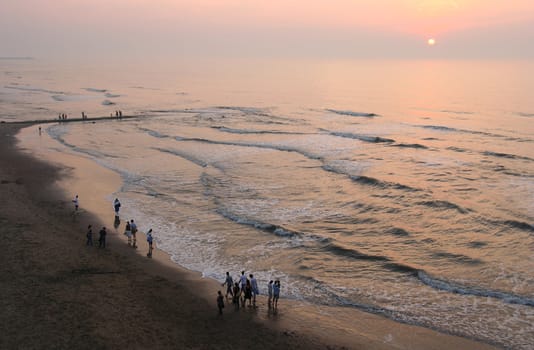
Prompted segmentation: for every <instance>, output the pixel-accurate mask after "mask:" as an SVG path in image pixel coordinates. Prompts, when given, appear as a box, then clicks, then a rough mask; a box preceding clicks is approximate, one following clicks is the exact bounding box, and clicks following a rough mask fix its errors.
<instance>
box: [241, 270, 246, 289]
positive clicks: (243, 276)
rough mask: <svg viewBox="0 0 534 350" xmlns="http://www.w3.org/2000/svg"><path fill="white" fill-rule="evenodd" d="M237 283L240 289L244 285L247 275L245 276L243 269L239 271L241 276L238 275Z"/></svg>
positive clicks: (243, 287)
mask: <svg viewBox="0 0 534 350" xmlns="http://www.w3.org/2000/svg"><path fill="white" fill-rule="evenodd" d="M239 284H240V287H241V290H244V289H245V285H246V284H247V276H245V271H241V277H239Z"/></svg>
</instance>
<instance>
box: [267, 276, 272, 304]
mask: <svg viewBox="0 0 534 350" xmlns="http://www.w3.org/2000/svg"><path fill="white" fill-rule="evenodd" d="M267 293H268V294H269V299H268V301H267V305H268V306H269V308H271V303H272V301H273V280H270V281H269V284H268V285H267Z"/></svg>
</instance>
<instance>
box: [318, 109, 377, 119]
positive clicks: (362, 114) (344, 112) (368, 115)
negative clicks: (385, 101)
mask: <svg viewBox="0 0 534 350" xmlns="http://www.w3.org/2000/svg"><path fill="white" fill-rule="evenodd" d="M325 111H327V112H330V113H334V114H339V115H348V116H351V117H364V118H373V117H377V116H378V114H375V113H365V112H353V111H348V110H338V109H329V108H326V109H325Z"/></svg>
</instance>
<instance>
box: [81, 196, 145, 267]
mask: <svg viewBox="0 0 534 350" xmlns="http://www.w3.org/2000/svg"><path fill="white" fill-rule="evenodd" d="M72 202H73V203H74V213H77V212H78V209H79V207H80V199H79V196H78V195H76V196H75V197H74V199H73V200H72ZM120 208H121V202H120V200H119V199H118V198H115V200H114V201H113V209H114V211H115V223H117V222H119V223H120V220H118V219H119V211H120ZM117 227H118V225H117V226H116V227H115V228H117ZM137 231H138V229H137V224H136V223H135V221H134V219H131V220H130V221H126V227H125V229H124V235H125V236H127V237H128V245H129V246H131V247H133V248H137ZM106 236H107V229H106V227H102V229H101V230H100V232H99V238H98V242H99V243H98V247H99V248H106ZM86 238H87V240H86V245H87V246H93V228H92V225H89V226H88V227H87V233H86ZM146 240H147V243H148V252H147V255H146V256H147V257H149V258H152V252H153V249H154V248H153V242H154V238H153V236H152V229H149V230H148V232H147V233H146Z"/></svg>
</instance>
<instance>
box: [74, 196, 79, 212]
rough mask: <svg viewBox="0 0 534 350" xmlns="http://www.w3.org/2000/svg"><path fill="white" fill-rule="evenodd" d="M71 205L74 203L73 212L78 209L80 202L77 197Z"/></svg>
mask: <svg viewBox="0 0 534 350" xmlns="http://www.w3.org/2000/svg"><path fill="white" fill-rule="evenodd" d="M72 203H74V211H78V207H79V205H80V200H79V198H78V195H76V197H74V199H73V200H72Z"/></svg>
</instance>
